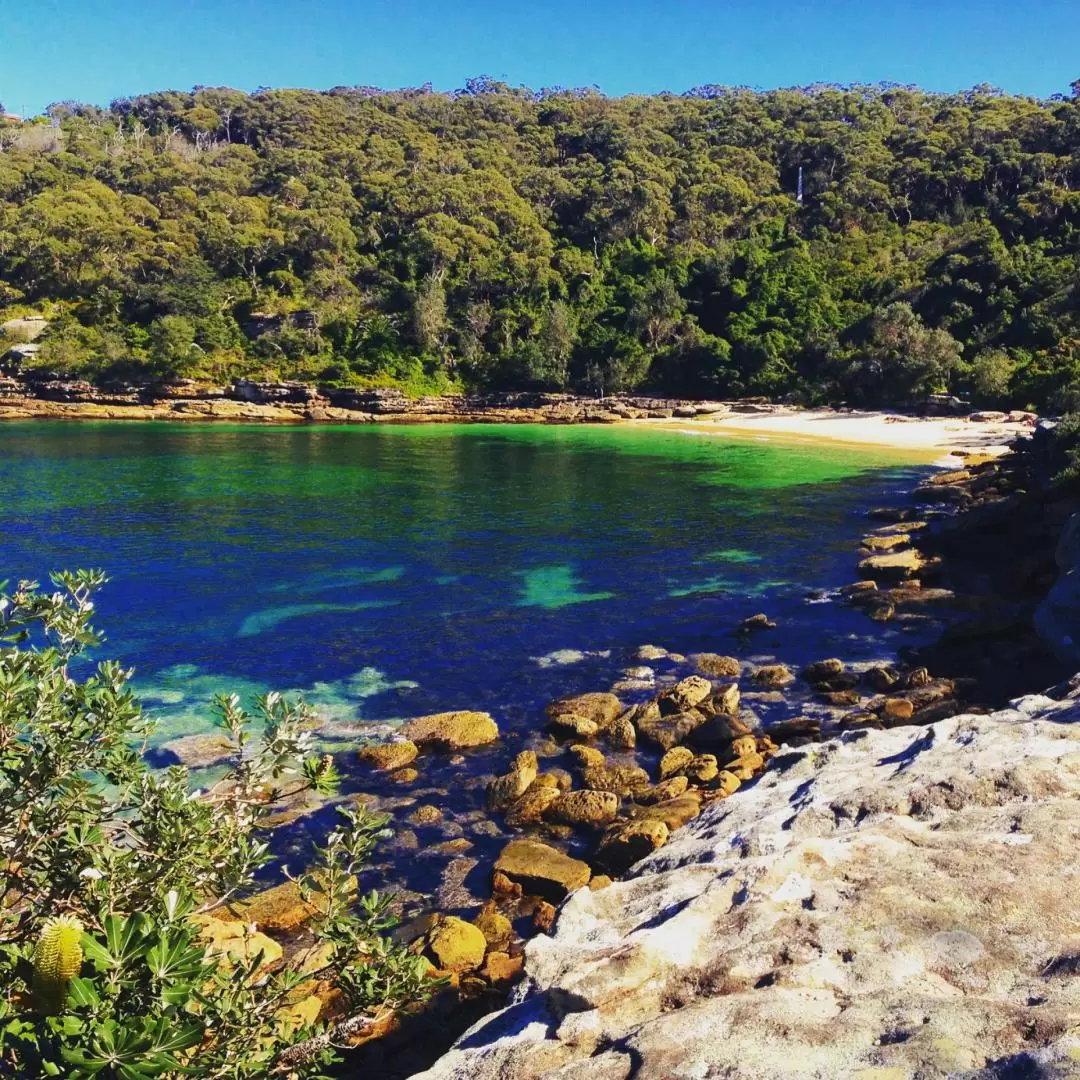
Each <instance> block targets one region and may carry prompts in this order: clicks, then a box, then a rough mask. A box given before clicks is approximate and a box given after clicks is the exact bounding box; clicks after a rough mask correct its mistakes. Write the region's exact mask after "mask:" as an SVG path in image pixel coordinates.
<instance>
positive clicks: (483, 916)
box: [473, 902, 514, 951]
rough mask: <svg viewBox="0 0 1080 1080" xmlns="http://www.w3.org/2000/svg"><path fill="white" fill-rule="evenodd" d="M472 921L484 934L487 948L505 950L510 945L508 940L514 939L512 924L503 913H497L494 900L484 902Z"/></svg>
mask: <svg viewBox="0 0 1080 1080" xmlns="http://www.w3.org/2000/svg"><path fill="white" fill-rule="evenodd" d="M473 922H474V925H475V926H476V928H477V929H478V930H479V931H480V933H481V934H483V935H484V940H485V941H486V942H487V947H488V948H489V949H495V950H497V951H499V950H501V951H505V950H507V949H508V948H509V947H510V942H511V941H513V939H514V927H513V924H512V923H511V922H510V920H509V919H508V918H507V917H506V916H505V915H502V914H500V913H499V911H498V909H497V908H496V907H495V904H494V902H489V903H487V904H485V905H484V907H483V909H482V910H481V912H480V914H479V915H477V916H476V918H475V919H474V920H473Z"/></svg>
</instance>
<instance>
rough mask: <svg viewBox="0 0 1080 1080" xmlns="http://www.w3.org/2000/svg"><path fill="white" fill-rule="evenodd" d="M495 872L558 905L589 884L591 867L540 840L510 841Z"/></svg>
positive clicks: (520, 839) (496, 863) (496, 864)
mask: <svg viewBox="0 0 1080 1080" xmlns="http://www.w3.org/2000/svg"><path fill="white" fill-rule="evenodd" d="M495 872H496V873H498V874H502V875H503V876H504V877H506V878H507V879H508V880H509V881H510V882H512V883H514V884H518V885H520V886H521V888H522V890H523V891H524V892H525V893H526V894H527V895H533V896H542V897H544V898H545V899H547V900H550V901H552V902H554V903H558V902H559V901H561V900H563V899H564V898H565V897H566V896H567V894H568V893H572V892H574V891H575V890H577V889H580V888H581V887H582V886H584V885H587V884H588V883H589V878H590V877H592V871H591V870H590V869H589V864H588V863H584V862H582V861H581V860H580V859H574V858H571V857H570V856H569V855H566V854H564V853H563V852H561V851H559V850H558V849H557V848H553V847H551V846H550V845H548V844H542V843H541V842H540V841H539V840H528V839H524V838H519V839H516V840H511V841H510V843H509V844H507V845H506V847H504V848H503V850H502V852H501V854H500V855H499V857H498V859H496V860H495Z"/></svg>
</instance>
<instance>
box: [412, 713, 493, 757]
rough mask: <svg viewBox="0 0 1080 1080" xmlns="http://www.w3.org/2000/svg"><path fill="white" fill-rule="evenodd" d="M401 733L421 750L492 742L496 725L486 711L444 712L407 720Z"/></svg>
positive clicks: (459, 748)
mask: <svg viewBox="0 0 1080 1080" xmlns="http://www.w3.org/2000/svg"><path fill="white" fill-rule="evenodd" d="M401 733H402V735H404V736H405V738H407V739H411V740H412V741H413V742H414V743H416V745H417V746H418V747H420V749H422V750H428V749H431V750H449V751H455V750H467V749H469V748H470V747H474V746H486V745H487V744H488V743H493V742H495V740H496V739H498V737H499V728H498V725H497V724H496V723H495V721H494V720H493V719H492V718H491V717H490V716H489V715H488V714H487V713H482V712H447V713H435V714H433V715H431V716H420V717H417V718H416V719H415V720H410V721H408V723H406V724H404V725H403V726H402V728H401Z"/></svg>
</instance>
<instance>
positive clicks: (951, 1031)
mask: <svg viewBox="0 0 1080 1080" xmlns="http://www.w3.org/2000/svg"><path fill="white" fill-rule="evenodd" d="M1078 719H1080V691H1076V690H1074V691H1072V692H1071V693H1069V694H1068V695H1066V696H1064V697H1063V699H1062V700H1052V699H1051V698H1048V697H1043V696H1033V697H1027V698H1023V699H1019V700H1018V701H1017V702H1015V703H1014V705H1013V707H1011V708H1009V709H1006V710H1003V711H1001V712H997V713H992V714H989V715H962V716H957V717H953V718H950V719H948V720H943V721H941V722H939V723H937V724H934V725H932V726H929V727H924V728H908V727H905V728H896V729H892V730H886V731H853V732H849V733H847V734H845V735H844V736H843V737H841V738H839V739H835V740H833V741H830V742H826V743H818V744H813V745H809V746H804V747H800V748H798V749H794V750H785V751H783V752H782V753H781V754H780V755H779V756H778V757H777V758H776V760H775V762H774V763H773V766H772V767H771V768H770V769H769V771H768V772H766V773H765V774H764V775H763V776H762V777H761V778H760V779H759V780H758V781H757V782H756V783H755V784H753V785H751V786H747V787H746V788H744V790H742V791H740V793H739V795H738V797H736V798H732V799H729V800H726V801H723V802H718V803H715V804H713V805H712V806H711V807H710V808H709V809H708V810H707V811H706V812H705V813H703V814H702V815H701V816H700V817H699V818H697V819H696V820H695V821H694V822H692V823H691V824H690V825H688V826H687V827H685V828H684V829H682V830H681V831H680V832H678V833H676V834H675V835H674V836H673V837H672V840H671V843H669V844H668V846H666V847H664V848H662V849H661V850H660V851H658V852H657V853H656V854H654V855H652V856H650V857H649V858H647V859H645V860H644V861H642V862H641V863H639V864H638V865H637V866H636V867H635V868H634V869H633V870H632V871H631V873H630V875H629V876H628V877H627V878H626V879H625V880H622V881H619V882H616V883H614V884H612V885H610V886H608V887H607V888H604V889H602V890H599V891H595V892H594V891H590V890H589V889H582V890H580V891H578V892H577V893H575V894H574V895H573V896H572V897H571V898H570V899H569V900H568V901H567V902H566V903H565V904H564V905H563V907H562V909H561V911H560V913H559V917H558V921H557V923H556V926H555V928H554V930H553V934H552V936H550V937H540V938H537V939H534V940H533V941H532V942H530V944H529V946H528V949H527V962H526V972H527V978H526V981H525V983H523V984H522V986H521V988H520V989H519V991H518V993H517V995H516V997H515V998H514V1000H513V1001H512V1002H511V1004H510V1005H509V1006H508V1007H507V1008H506V1009H504V1010H502V1011H501V1012H499V1013H496V1014H493V1015H491V1016H489V1017H486V1018H485V1019H484V1020H482V1021H481V1022H479V1023H478V1024H477V1025H476V1026H475V1027H474V1028H473V1029H471V1030H470V1031H469V1032H468V1033H466V1035H465V1036H463V1037H462V1038H461V1039H460V1040H459V1041H458V1043H457V1044H456V1045H455V1047H454V1048H453V1049H452V1050H451V1051H450V1052H449V1053H447V1054H446V1055H445V1056H444V1057H443V1058H441V1059H440V1060H439V1061H438V1062H437V1063H436V1064H435V1065H434V1066H433V1067H432V1068H431V1069H430V1070H429V1071H427V1072H425V1073H423V1074H420V1075H421V1077H422V1080H496V1078H499V1080H529V1078H533V1077H553V1078H555V1077H557V1078H559V1080H576V1078H581V1080H586V1078H588V1080H629V1078H630V1077H634V1078H635V1080H683V1078H685V1080H690V1078H695V1080H699V1078H701V1080H703V1078H712V1077H728V1078H731V1077H747V1078H754V1080H770V1078H777V1080H779V1078H795V1077H798V1078H803V1080H805V1078H829V1080H834V1078H840V1077H857V1078H859V1080H904V1078H908V1077H918V1078H933V1077H947V1076H948V1077H958V1078H967V1080H976V1078H990V1077H1001V1078H1005V1077H1027V1076H1038V1077H1066V1076H1077V1075H1080V1065H1078V1062H1080V1026H1078V1024H1080V1020H1078V1016H1080V1013H1078V1009H1080V977H1078V975H1077V972H1078V971H1080V895H1078V884H1080V882H1078V871H1077V867H1078V854H1077V849H1078V839H1080V800H1078V797H1077V796H1078V795H1080V726H1078V725H1076V724H1075V721H1077V720H1078Z"/></svg>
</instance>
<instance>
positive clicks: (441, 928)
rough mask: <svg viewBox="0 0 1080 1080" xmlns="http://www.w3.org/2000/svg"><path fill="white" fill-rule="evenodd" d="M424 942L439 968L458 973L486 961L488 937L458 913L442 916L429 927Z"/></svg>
mask: <svg viewBox="0 0 1080 1080" xmlns="http://www.w3.org/2000/svg"><path fill="white" fill-rule="evenodd" d="M425 944H426V947H427V952H428V954H429V955H430V957H431V961H432V963H433V964H434V965H435V966H436V967H437V968H438V969H439V970H440V971H452V972H457V973H458V974H461V973H463V972H466V971H475V970H476V969H477V968H478V967H480V965H481V964H483V962H484V954H485V953H486V952H487V939H486V938H485V937H484V935H483V933H482V931H481V930H480V928H479V927H477V926H474V925H473V924H472V923H467V922H465V920H464V919H459V918H458V917H457V916H456V915H445V916H443V917H442V918H441V919H440V920H439V921H438V922H437V923H436V924H435V926H434V927H433V928H432V929H431V930H430V931H428V934H427V938H426V941H425Z"/></svg>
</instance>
